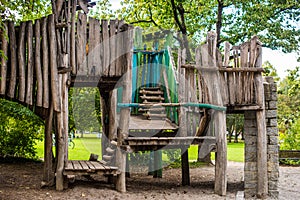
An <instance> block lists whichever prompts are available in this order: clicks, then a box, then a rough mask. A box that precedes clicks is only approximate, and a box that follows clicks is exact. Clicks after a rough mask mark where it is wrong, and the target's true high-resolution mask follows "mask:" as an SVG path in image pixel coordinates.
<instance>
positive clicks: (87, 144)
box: [36, 134, 244, 162]
mask: <svg viewBox="0 0 300 200" xmlns="http://www.w3.org/2000/svg"><path fill="white" fill-rule="evenodd" d="M73 141H74V143H75V148H74V149H69V159H70V160H88V159H89V156H90V154H91V153H95V154H98V155H101V139H100V138H97V135H94V134H86V135H84V137H83V138H80V137H79V138H74V139H73ZM227 146H228V149H227V159H228V160H230V161H235V162H244V143H243V142H239V143H228V145H227ZM36 149H37V155H38V157H39V158H43V156H44V155H43V153H44V150H43V149H44V144H43V142H38V143H37V145H36ZM197 154H198V148H197V146H196V145H192V146H191V147H190V148H189V160H190V161H196V160H197ZM211 155H212V159H213V160H214V159H215V154H214V153H212V154H211ZM166 159H167V156H166V155H163V160H166Z"/></svg>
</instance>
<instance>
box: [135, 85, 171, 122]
mask: <svg viewBox="0 0 300 200" xmlns="http://www.w3.org/2000/svg"><path fill="white" fill-rule="evenodd" d="M139 93H140V99H141V100H142V101H143V104H155V103H163V102H164V100H165V98H164V92H163V91H162V89H161V88H160V87H147V88H146V87H144V88H141V89H140V91H139ZM138 111H139V112H142V113H143V116H145V117H146V118H147V119H165V118H166V117H167V115H166V112H165V108H164V107H149V108H139V110H138Z"/></svg>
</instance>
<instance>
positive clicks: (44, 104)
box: [41, 17, 50, 108]
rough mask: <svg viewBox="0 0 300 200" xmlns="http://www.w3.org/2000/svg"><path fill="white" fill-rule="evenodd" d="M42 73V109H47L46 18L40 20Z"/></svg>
mask: <svg viewBox="0 0 300 200" xmlns="http://www.w3.org/2000/svg"><path fill="white" fill-rule="evenodd" d="M41 23H42V25H41V32H42V57H43V59H42V71H43V107H44V108H48V107H49V88H50V85H49V50H48V44H49V43H48V36H47V18H46V17H44V18H42V22H41Z"/></svg>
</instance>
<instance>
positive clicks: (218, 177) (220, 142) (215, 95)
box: [200, 32, 227, 195]
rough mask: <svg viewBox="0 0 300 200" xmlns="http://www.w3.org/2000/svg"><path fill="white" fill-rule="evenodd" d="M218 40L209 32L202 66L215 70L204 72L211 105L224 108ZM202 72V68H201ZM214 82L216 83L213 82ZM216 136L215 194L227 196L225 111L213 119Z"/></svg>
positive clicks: (203, 51)
mask: <svg viewBox="0 0 300 200" xmlns="http://www.w3.org/2000/svg"><path fill="white" fill-rule="evenodd" d="M216 39H217V36H216V34H215V33H214V32H209V33H208V36H207V44H204V45H202V46H201V56H202V66H204V67H205V66H209V67H211V68H212V69H215V71H214V70H211V71H204V72H203V73H202V74H203V78H204V80H205V83H206V84H207V87H208V93H209V99H210V103H212V104H215V105H219V106H223V101H222V95H221V88H220V87H222V86H221V85H220V75H219V72H218V67H217V65H216V52H217V51H216ZM200 70H201V67H200ZM212 80H214V81H212ZM212 120H213V123H214V131H215V136H216V144H217V152H216V166H215V193H216V194H219V195H226V188H227V174H226V173H227V139H226V115H225V112H224V111H216V112H215V114H214V117H213V119H212Z"/></svg>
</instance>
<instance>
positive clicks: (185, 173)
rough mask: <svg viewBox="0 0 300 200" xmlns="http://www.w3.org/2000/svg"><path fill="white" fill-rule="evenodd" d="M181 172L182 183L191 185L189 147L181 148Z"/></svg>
mask: <svg viewBox="0 0 300 200" xmlns="http://www.w3.org/2000/svg"><path fill="white" fill-rule="evenodd" d="M181 173H182V185H183V186H185V185H191V182H190V167H189V152H188V149H185V148H182V149H181Z"/></svg>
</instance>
